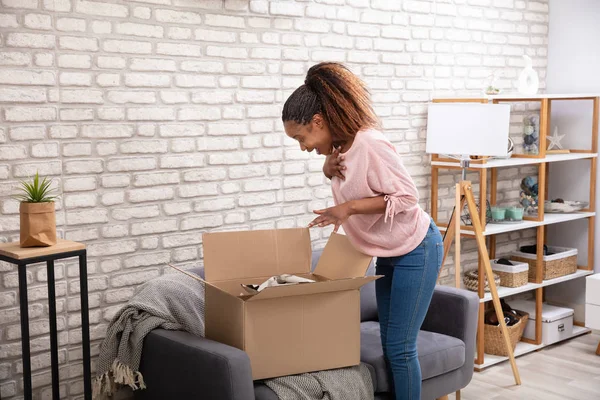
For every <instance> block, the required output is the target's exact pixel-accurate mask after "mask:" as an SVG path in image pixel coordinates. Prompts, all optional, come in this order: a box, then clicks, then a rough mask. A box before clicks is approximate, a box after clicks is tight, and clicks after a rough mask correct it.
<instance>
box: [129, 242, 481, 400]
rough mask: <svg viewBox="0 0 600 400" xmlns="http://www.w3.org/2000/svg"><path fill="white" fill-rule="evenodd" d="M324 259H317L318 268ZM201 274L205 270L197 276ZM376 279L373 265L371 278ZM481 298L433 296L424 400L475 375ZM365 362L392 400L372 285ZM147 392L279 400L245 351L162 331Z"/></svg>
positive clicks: (423, 350) (425, 333)
mask: <svg viewBox="0 0 600 400" xmlns="http://www.w3.org/2000/svg"><path fill="white" fill-rule="evenodd" d="M319 256H320V253H319V252H315V255H314V256H313V266H314V265H315V264H316V262H315V261H316V260H317V259H318V257H319ZM194 272H195V273H197V274H200V275H203V272H204V271H202V270H201V269H197V270H195V271H194ZM373 273H374V267H373V265H371V267H370V268H369V271H368V274H373ZM478 307H479V298H478V297H477V295H476V294H475V293H472V292H468V291H465V290H459V289H455V288H450V287H444V286H438V287H437V288H436V289H435V292H434V295H433V299H432V302H431V305H430V307H429V311H428V313H427V316H426V318H425V322H424V323H423V326H422V328H421V332H420V333H419V337H418V343H417V347H418V353H419V361H420V363H421V372H422V376H423V386H422V388H423V389H422V399H424V400H433V399H436V398H438V397H442V396H445V395H447V394H450V393H453V392H456V391H458V390H461V389H462V388H464V387H466V386H467V385H468V383H469V382H470V380H471V378H472V376H473V366H474V357H475V354H474V353H475V337H476V330H477V315H478ZM361 321H362V322H361V361H362V362H364V363H365V364H367V366H368V368H369V370H370V372H371V376H372V378H373V383H374V386H375V398H376V399H380V400H383V399H391V398H393V397H392V396H391V394H390V390H391V384H390V382H391V377H390V375H389V373H388V369H387V367H386V363H385V360H384V357H383V350H382V348H381V342H380V337H379V322H378V317H377V303H376V300H375V283H374V282H371V283H369V284H367V285H365V286H364V287H363V288H362V289H361ZM140 371H141V372H142V374H143V376H144V378H145V381H146V385H147V389H145V390H138V391H136V393H135V398H136V399H137V400H164V399H178V400H192V399H198V400H254V399H256V400H278V398H277V396H276V395H275V393H274V392H273V391H271V390H270V389H269V388H268V387H267V386H266V385H264V384H262V383H261V382H258V381H257V382H253V381H252V373H251V366H250V360H249V359H248V356H247V355H246V353H245V352H243V351H242V350H239V349H236V348H233V347H230V346H228V345H225V344H222V343H217V342H215V341H212V340H209V339H206V338H201V337H196V336H192V335H190V334H189V333H187V332H176V331H166V330H163V329H157V330H154V331H153V332H151V333H150V334H149V335H148V336H147V337H146V340H145V342H144V349H143V353H142V360H141V365H140Z"/></svg>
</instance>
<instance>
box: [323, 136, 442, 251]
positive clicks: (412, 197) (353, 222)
mask: <svg viewBox="0 0 600 400" xmlns="http://www.w3.org/2000/svg"><path fill="white" fill-rule="evenodd" d="M344 158H345V160H344V162H345V165H346V170H345V171H344V172H345V176H346V180H344V181H343V180H341V179H340V178H336V177H334V178H333V179H332V181H331V188H332V190H333V200H334V202H335V204H336V205H337V204H342V203H345V202H347V201H350V200H359V199H363V198H367V197H376V196H381V195H384V196H385V200H386V202H387V206H386V210H385V214H372V215H368V214H359V215H353V216H351V217H350V218H349V219H348V220H347V221H346V222H345V223H344V224H343V228H344V232H345V233H346V235H348V238H349V239H350V241H351V242H352V244H353V245H354V247H356V248H357V249H358V250H360V251H362V252H363V253H365V254H368V255H370V256H374V257H394V256H401V255H405V254H407V253H410V252H411V251H412V250H414V249H415V248H416V247H417V246H418V245H419V244H420V243H421V241H423V239H424V238H425V235H426V233H427V230H428V229H429V224H430V222H431V219H430V217H429V215H428V214H427V213H426V212H425V211H424V210H423V209H421V207H420V206H419V193H418V191H417V188H416V187H415V183H414V182H413V180H412V178H411V177H410V175H409V174H408V171H407V170H406V168H405V167H404V165H402V161H401V159H400V156H399V155H398V153H397V151H396V149H395V148H394V145H393V144H392V143H391V142H390V141H389V140H388V139H387V138H386V137H385V136H384V135H383V133H381V132H379V131H377V130H374V129H369V130H364V131H361V132H359V133H358V134H357V135H356V137H355V139H354V142H353V143H352V146H351V147H350V149H348V151H346V153H344Z"/></svg>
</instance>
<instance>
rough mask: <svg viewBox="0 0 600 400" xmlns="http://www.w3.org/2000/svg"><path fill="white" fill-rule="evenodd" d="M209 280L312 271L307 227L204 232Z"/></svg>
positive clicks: (205, 258)
mask: <svg viewBox="0 0 600 400" xmlns="http://www.w3.org/2000/svg"><path fill="white" fill-rule="evenodd" d="M202 243H203V250H204V270H205V276H206V280H207V281H208V282H216V281H222V280H231V279H240V278H254V277H258V276H273V275H281V274H303V273H309V272H310V266H311V256H312V253H311V244H310V233H309V231H308V228H295V229H273V230H261V231H242V232H216V233H205V234H203V235H202Z"/></svg>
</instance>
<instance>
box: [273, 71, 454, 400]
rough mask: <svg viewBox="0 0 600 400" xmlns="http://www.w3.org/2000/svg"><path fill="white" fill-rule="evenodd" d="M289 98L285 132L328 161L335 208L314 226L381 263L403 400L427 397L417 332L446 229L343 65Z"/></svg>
mask: <svg viewBox="0 0 600 400" xmlns="http://www.w3.org/2000/svg"><path fill="white" fill-rule="evenodd" d="M304 82H305V83H304V85H302V86H300V87H299V88H298V89H296V91H294V93H292V95H291V96H290V97H289V98H288V99H287V101H286V102H285V105H284V107H283V113H282V119H283V123H284V128H285V132H286V134H287V135H288V136H289V137H291V138H293V139H295V140H297V141H298V142H299V143H300V148H301V149H302V150H303V151H304V150H306V151H308V152H312V151H313V150H316V151H317V153H318V154H323V155H326V156H327V159H326V161H325V164H324V166H323V172H324V173H325V175H326V176H327V177H328V178H329V179H331V188H332V191H333V199H334V203H335V207H331V208H327V209H324V210H317V211H315V213H316V214H318V215H319V216H318V217H317V218H315V219H314V220H313V221H312V222H311V223H310V225H309V226H310V227H313V226H319V227H323V226H327V225H334V231H337V230H338V228H339V227H340V225H342V226H343V227H344V232H345V233H346V234H347V236H348V237H349V239H350V240H351V242H352V244H353V245H354V246H355V247H356V248H357V249H359V250H360V251H362V252H363V253H366V254H369V255H371V256H374V257H377V274H378V275H383V277H382V278H381V279H379V280H377V281H376V291H377V306H378V310H379V321H380V325H381V342H382V345H383V351H384V354H385V356H386V358H387V360H388V363H389V366H390V368H391V371H392V375H393V379H394V390H395V394H396V399H397V400H419V399H420V398H421V368H420V366H419V360H418V358H417V334H418V332H419V329H420V328H421V324H422V323H423V320H424V319H425V314H426V313H427V309H428V307H429V303H430V301H431V297H432V295H433V290H434V287H435V284H436V280H437V276H438V272H439V269H440V266H441V262H442V253H443V247H442V246H443V244H442V237H441V235H440V232H439V230H438V229H437V227H436V226H435V224H434V223H433V221H432V220H431V218H430V217H429V216H428V215H427V213H426V212H425V211H423V210H422V209H421V207H419V204H418V202H419V197H418V191H417V188H416V187H415V184H414V182H413V180H412V179H411V177H410V176H409V174H408V172H407V171H406V169H405V168H404V166H403V165H402V162H401V160H400V157H399V155H398V153H397V152H396V150H395V148H394V146H393V145H392V144H391V143H390V142H389V141H388V140H387V139H386V137H385V136H384V135H383V134H382V133H381V132H380V131H379V130H378V126H379V125H378V120H377V117H376V115H375V113H374V111H373V108H372V106H371V103H370V98H369V93H368V90H367V88H366V85H365V84H364V83H363V82H362V81H361V80H360V79H359V78H358V77H357V76H356V75H354V74H353V73H352V72H350V71H349V70H348V69H347V68H345V67H344V66H343V65H341V64H338V63H320V64H317V65H315V66H313V67H311V68H310V69H309V71H308V73H307V75H306V80H305V81H304Z"/></svg>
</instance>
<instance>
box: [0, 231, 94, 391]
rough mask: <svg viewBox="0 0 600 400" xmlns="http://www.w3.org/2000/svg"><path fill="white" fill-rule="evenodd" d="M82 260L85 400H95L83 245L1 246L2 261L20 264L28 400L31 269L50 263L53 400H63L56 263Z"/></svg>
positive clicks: (85, 255)
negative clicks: (59, 361) (28, 291)
mask: <svg viewBox="0 0 600 400" xmlns="http://www.w3.org/2000/svg"><path fill="white" fill-rule="evenodd" d="M70 257H79V279H80V292H81V339H82V346H83V387H84V398H85V400H91V399H92V376H91V364H90V319H89V314H88V285H87V253H86V249H85V245H84V244H83V243H77V242H72V241H69V240H61V239H59V240H58V243H56V244H55V245H54V246H49V247H27V248H21V247H19V243H14V242H13V243H3V244H0V260H2V261H6V262H9V263H11V264H16V265H17V267H18V271H19V301H20V306H21V348H22V352H23V386H24V390H25V399H26V400H31V398H32V387H31V359H30V351H29V304H28V300H27V269H26V268H27V265H29V264H34V263H39V262H46V265H47V267H48V308H49V314H50V315H49V317H50V357H51V368H52V398H53V399H54V400H59V399H60V393H59V377H58V333H57V328H56V293H55V287H54V261H55V260H60V259H63V258H70Z"/></svg>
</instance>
